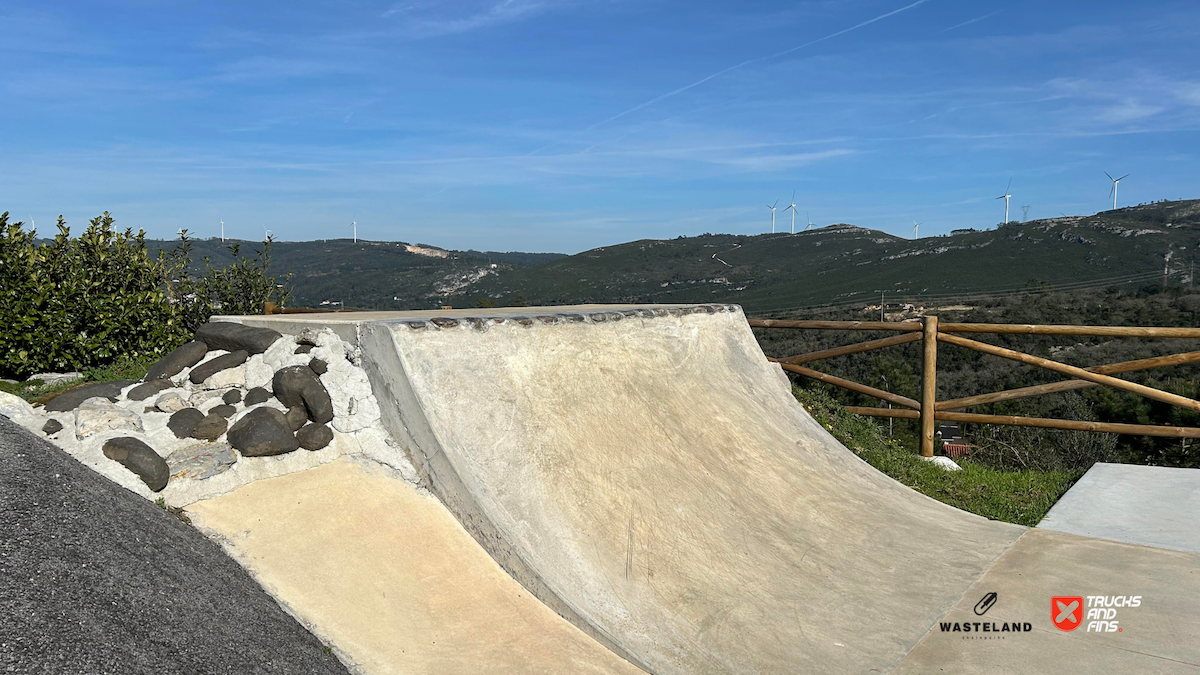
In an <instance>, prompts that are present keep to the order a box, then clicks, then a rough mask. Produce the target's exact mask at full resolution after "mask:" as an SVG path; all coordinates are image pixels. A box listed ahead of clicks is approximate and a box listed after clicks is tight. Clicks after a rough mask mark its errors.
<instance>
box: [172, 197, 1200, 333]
mask: <svg viewBox="0 0 1200 675" xmlns="http://www.w3.org/2000/svg"><path fill="white" fill-rule="evenodd" d="M149 245H150V247H151V249H152V250H156V249H159V248H162V247H164V246H165V247H170V246H174V242H157V241H156V242H149ZM241 245H242V247H243V252H245V251H253V250H254V249H256V248H261V244H260V243H257V242H242V243H241ZM193 246H194V249H193V261H194V264H195V265H202V264H203V263H202V261H203V258H204V257H206V256H207V257H209V258H211V259H212V262H213V264H217V265H224V264H227V263H228V262H230V261H231V260H232V258H231V256H230V253H229V251H228V250H227V249H226V247H225V246H224V245H223V244H222V243H221V242H220V241H218V240H214V239H206V240H200V241H195V242H194V244H193ZM1197 247H1200V200H1190V201H1177V202H1160V203H1156V204H1146V205H1139V206H1131V207H1127V208H1123V209H1118V210H1115V211H1104V212H1101V213H1097V214H1095V215H1092V216H1069V217H1061V218H1051V219H1046V220H1035V221H1030V222H1027V223H1016V222H1014V223H1009V224H1008V225H1003V226H1000V227H998V228H996V229H991V230H985V231H974V230H956V231H955V233H954V234H951V235H947V236H938V237H926V238H923V239H918V240H915V241H913V240H909V239H903V238H901V237H897V236H895V235H891V234H887V233H885V232H880V231H877V230H868V229H865V228H861V227H855V226H853V225H846V224H840V225H831V226H829V227H824V228H820V229H816V230H812V231H809V232H801V233H798V234H794V235H792V234H763V235H755V236H749V235H730V234H716V235H712V234H706V235H702V236H699V237H680V238H678V239H667V240H649V239H647V240H641V241H634V242H629V243H625V244H618V245H615V246H605V247H602V248H597V249H593V250H590V251H585V252H583V253H579V254H576V255H572V256H563V255H561V254H556V253H515V252H509V253H497V252H483V251H449V250H444V249H440V248H437V247H434V246H429V245H424V244H418V245H409V244H406V243H404V242H373V241H359V242H358V243H354V242H352V241H351V240H349V239H330V240H324V241H309V242H277V243H276V244H275V245H274V248H273V259H272V263H271V271H272V273H273V274H275V275H276V276H279V277H282V276H283V275H285V274H288V273H290V274H292V275H293V276H292V279H291V284H292V288H293V293H292V300H291V304H292V305H293V306H298V307H321V306H329V305H330V304H332V305H333V306H337V304H336V303H344V306H346V307H349V308H359V309H426V308H431V307H438V306H440V305H452V306H455V307H465V306H475V305H477V304H480V303H481V302H482V303H486V304H491V303H495V304H497V305H513V304H526V303H528V304H574V303H584V302H659V303H685V302H734V303H738V304H741V305H742V306H744V307H745V308H746V310H747V311H748V312H750V313H752V314H756V315H772V314H786V313H788V312H790V311H794V310H797V309H805V308H812V307H819V306H840V305H847V306H850V305H865V304H874V303H877V302H878V300H879V297H880V294H881V292H882V293H884V294H885V295H886V299H887V301H888V303H889V304H891V303H894V302H902V301H951V300H954V299H957V298H962V299H968V298H973V297H978V296H980V295H987V294H1003V293H1006V292H1010V291H1015V290H1022V289H1027V288H1031V287H1036V288H1048V287H1053V288H1055V289H1058V290H1070V289H1072V288H1088V287H1102V286H1111V285H1114V284H1115V285H1122V284H1126V285H1142V284H1145V283H1150V282H1153V281H1155V280H1161V279H1162V274H1163V268H1164V265H1165V266H1166V268H1167V270H1168V273H1169V275H1170V280H1171V283H1176V284H1177V283H1180V282H1185V281H1186V282H1187V283H1190V275H1191V263H1192V256H1193V254H1194V252H1195V251H1196V250H1197ZM1168 255H1169V256H1170V258H1169V260H1168V259H1167V257H1168ZM322 303H326V304H322Z"/></svg>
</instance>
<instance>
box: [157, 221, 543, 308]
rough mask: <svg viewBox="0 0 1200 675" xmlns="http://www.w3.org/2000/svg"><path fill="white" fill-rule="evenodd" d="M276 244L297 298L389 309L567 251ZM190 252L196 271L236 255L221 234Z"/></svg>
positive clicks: (424, 301) (433, 302)
mask: <svg viewBox="0 0 1200 675" xmlns="http://www.w3.org/2000/svg"><path fill="white" fill-rule="evenodd" d="M234 243H236V242H233V241H232V240H231V242H230V244H231V245H232V244H234ZM240 243H241V244H243V245H249V243H250V242H240ZM147 246H148V247H149V249H150V251H151V252H152V253H153V252H157V251H159V250H164V251H169V250H171V249H172V248H173V247H174V246H175V242H168V241H148V242H147ZM271 252H272V259H271V269H272V270H273V272H274V273H275V274H278V275H280V276H281V277H284V276H285V277H290V279H291V284H290V290H291V293H292V296H291V297H292V304H293V305H294V306H297V307H329V308H332V309H339V308H342V307H345V308H351V309H384V310H386V309H393V310H399V309H436V308H438V307H439V306H441V305H444V304H448V301H447V298H449V297H451V296H454V295H455V294H457V293H458V292H459V291H460V290H461V289H462V288H464V287H466V286H467V285H468V284H470V283H471V282H473V281H474V280H476V279H478V278H480V277H486V276H496V275H503V274H507V273H510V272H512V271H515V270H517V269H519V268H522V267H525V266H529V265H538V264H542V263H546V262H549V261H552V260H557V259H558V258H562V257H563V254H561V253H515V252H514V253H498V252H495V251H448V250H444V249H440V248H437V247H435V246H429V245H425V244H416V245H410V244H406V243H404V242H394V241H388V242H384V241H366V240H361V239H360V240H359V241H358V242H357V243H355V242H354V241H352V240H350V239H325V240H317V241H302V242H291V241H279V242H274V243H273V246H272V251H271ZM190 257H191V267H190V269H191V273H192V274H193V275H202V274H203V273H204V261H205V260H208V261H211V263H212V264H213V265H217V266H226V265H230V264H232V263H233V261H234V257H233V256H232V255H231V252H230V246H227V245H226V244H224V243H222V242H221V241H220V240H219V239H203V240H193V242H192V250H191V252H190ZM493 265H495V267H493ZM470 304H472V305H473V304H474V302H473V301H472V302H471V303H470ZM460 306H461V305H460ZM260 311H261V310H260Z"/></svg>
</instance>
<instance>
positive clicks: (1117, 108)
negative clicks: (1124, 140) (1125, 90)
mask: <svg viewBox="0 0 1200 675" xmlns="http://www.w3.org/2000/svg"><path fill="white" fill-rule="evenodd" d="M1163 110H1164V108H1162V107H1161V106H1156V105H1147V104H1145V103H1142V102H1141V101H1139V100H1137V99H1136V98H1127V99H1124V100H1123V101H1120V102H1119V103H1117V104H1115V105H1110V106H1107V107H1105V108H1103V109H1101V110H1100V112H1098V113H1097V114H1096V119H1098V120H1100V121H1102V122H1111V123H1122V122H1132V121H1134V120H1140V119H1144V118H1147V117H1150V116H1152V115H1157V114H1158V113H1160V112H1162V111H1163Z"/></svg>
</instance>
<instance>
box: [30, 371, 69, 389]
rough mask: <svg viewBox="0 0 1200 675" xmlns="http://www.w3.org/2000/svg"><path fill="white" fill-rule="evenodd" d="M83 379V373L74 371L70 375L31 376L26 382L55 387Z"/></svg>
mask: <svg viewBox="0 0 1200 675" xmlns="http://www.w3.org/2000/svg"><path fill="white" fill-rule="evenodd" d="M82 379H83V373H81V372H79V371H73V372H70V373H38V374H37V375H30V376H29V377H28V378H26V380H25V381H26V382H29V381H32V380H37V381H39V382H41V383H42V386H43V387H53V386H55V385H58V384H66V383H68V382H75V381H77V380H82Z"/></svg>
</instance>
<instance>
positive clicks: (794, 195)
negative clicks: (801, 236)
mask: <svg viewBox="0 0 1200 675" xmlns="http://www.w3.org/2000/svg"><path fill="white" fill-rule="evenodd" d="M788 211H791V212H792V234H796V191H795V190H792V203H791V204H789V205H788V207H787V208H786V209H784V210H783V212H784V213H787V212H788Z"/></svg>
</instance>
